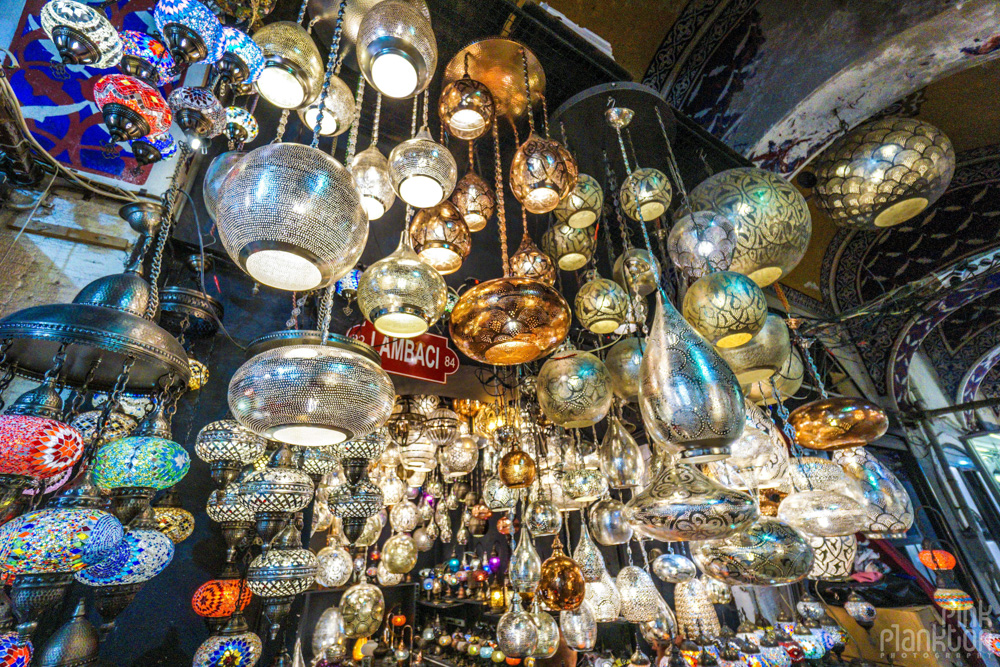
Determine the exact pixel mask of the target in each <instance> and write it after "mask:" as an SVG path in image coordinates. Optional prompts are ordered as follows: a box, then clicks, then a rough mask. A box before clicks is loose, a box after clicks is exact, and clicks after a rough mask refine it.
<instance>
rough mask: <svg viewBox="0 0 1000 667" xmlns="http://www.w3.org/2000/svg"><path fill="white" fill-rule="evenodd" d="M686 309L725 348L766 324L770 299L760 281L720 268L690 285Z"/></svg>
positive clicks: (693, 321) (701, 329)
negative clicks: (762, 288) (767, 297)
mask: <svg viewBox="0 0 1000 667" xmlns="http://www.w3.org/2000/svg"><path fill="white" fill-rule="evenodd" d="M682 312H683V314H684V319H686V320H687V321H688V323H689V324H691V326H693V327H694V328H695V331H697V332H698V333H700V334H701V335H702V336H704V337H705V339H706V340H708V342H710V343H712V344H713V345H716V346H718V347H722V348H730V347H739V346H740V345H744V344H746V343H748V342H749V341H750V339H751V338H753V337H754V336H755V335H757V332H758V331H760V330H761V329H762V328H763V326H764V321H765V320H766V318H767V300H766V299H765V298H764V292H763V291H762V290H761V289H760V288H759V287H757V283H755V282H754V281H752V280H750V279H749V278H747V277H746V276H744V275H743V274H741V273H734V272H732V271H716V272H714V273H709V274H708V275H706V276H703V277H701V278H699V279H698V280H697V281H695V283H694V284H693V285H691V287H689V288H688V290H687V292H685V294H684V303H683V306H682Z"/></svg>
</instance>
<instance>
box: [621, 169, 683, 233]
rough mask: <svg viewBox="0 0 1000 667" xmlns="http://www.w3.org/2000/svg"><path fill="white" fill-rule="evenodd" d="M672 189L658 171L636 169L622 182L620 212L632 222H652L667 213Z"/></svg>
mask: <svg viewBox="0 0 1000 667" xmlns="http://www.w3.org/2000/svg"><path fill="white" fill-rule="evenodd" d="M673 194H674V189H673V187H672V186H671V185H670V179H668V178H667V176H666V174H664V173H663V172H662V171H660V170H658V169H653V168H651V167H642V168H639V169H636V170H635V171H633V172H632V173H631V174H629V175H628V177H627V178H626V179H625V180H624V181H623V182H622V187H621V207H622V212H623V213H624V214H625V215H627V216H628V217H630V218H632V219H633V220H636V221H639V220H642V221H643V222H652V221H653V220H656V219H657V218H659V217H660V216H661V215H663V214H664V213H666V212H667V209H668V208H669V207H670V200H671V199H672V198H673Z"/></svg>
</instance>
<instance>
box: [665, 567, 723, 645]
mask: <svg viewBox="0 0 1000 667" xmlns="http://www.w3.org/2000/svg"><path fill="white" fill-rule="evenodd" d="M674 609H675V610H676V612H677V629H678V631H679V632H680V633H681V634H682V635H684V636H685V637H697V636H698V635H699V634H702V633H709V634H710V635H712V636H717V635H718V634H719V632H720V631H721V627H720V625H719V616H718V615H717V614H716V612H715V607H714V606H712V603H711V602H710V601H709V599H708V595H707V593H706V592H705V586H704V585H703V584H702V582H701V580H700V579H691V580H689V581H685V582H682V583H679V584H677V585H676V586H674Z"/></svg>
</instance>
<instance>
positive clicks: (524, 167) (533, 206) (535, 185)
mask: <svg viewBox="0 0 1000 667" xmlns="http://www.w3.org/2000/svg"><path fill="white" fill-rule="evenodd" d="M578 174H579V170H578V169H577V166H576V161H575V160H574V159H573V156H572V155H571V154H570V152H569V151H568V150H566V149H565V148H563V146H562V144H560V143H559V142H558V141H553V140H551V139H543V138H541V137H539V136H538V135H537V134H531V135H530V136H529V137H528V138H527V139H526V140H525V141H524V143H523V144H521V145H520V146H519V147H518V149H517V151H516V152H515V153H514V158H513V159H512V160H511V164H510V189H511V191H512V192H513V193H514V196H515V197H516V198H517V200H518V201H519V202H521V204H522V205H523V206H524V207H525V208H526V209H527V210H528V211H530V212H531V213H548V212H549V211H552V210H554V209H555V208H556V206H558V205H559V201H560V200H562V199H563V198H564V197H566V196H567V195H568V194H569V193H570V192H571V191H572V190H573V188H574V187H576V180H577V176H578Z"/></svg>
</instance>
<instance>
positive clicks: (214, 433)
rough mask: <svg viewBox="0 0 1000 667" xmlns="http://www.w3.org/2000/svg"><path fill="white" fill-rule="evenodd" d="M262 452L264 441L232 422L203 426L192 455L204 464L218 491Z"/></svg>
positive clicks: (216, 422)
mask: <svg viewBox="0 0 1000 667" xmlns="http://www.w3.org/2000/svg"><path fill="white" fill-rule="evenodd" d="M266 448H267V441H266V440H264V438H262V437H260V436H259V435H257V434H256V433H254V432H253V431H251V430H249V429H246V428H243V427H242V426H240V424H239V422H237V421H236V420H235V419H223V420H220V421H215V422H211V423H210V424H206V425H205V426H203V427H202V429H201V430H200V431H198V437H196V438H195V441H194V453H195V454H196V455H197V456H198V458H200V459H201V460H202V461H204V462H205V463H207V464H208V466H209V470H211V473H212V479H213V480H214V481H215V483H216V484H218V485H219V487H220V488H222V487H225V486H226V485H227V484H229V483H230V482H232V481H233V480H234V479H236V475H238V474H239V471H240V469H241V468H243V466H246V465H249V464H251V463H253V462H254V461H256V460H257V459H259V458H260V457H261V455H262V454H263V453H264V450H265V449H266Z"/></svg>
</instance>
